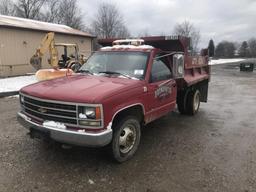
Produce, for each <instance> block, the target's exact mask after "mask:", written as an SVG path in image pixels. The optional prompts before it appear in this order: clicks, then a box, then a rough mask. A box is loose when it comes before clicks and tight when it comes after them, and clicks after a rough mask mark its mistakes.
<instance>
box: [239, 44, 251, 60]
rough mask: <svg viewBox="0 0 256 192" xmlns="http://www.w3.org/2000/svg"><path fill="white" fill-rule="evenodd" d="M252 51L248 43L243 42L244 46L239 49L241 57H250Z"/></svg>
mask: <svg viewBox="0 0 256 192" xmlns="http://www.w3.org/2000/svg"><path fill="white" fill-rule="evenodd" d="M249 55H250V51H249V46H248V43H247V41H243V43H242V45H241V46H240V48H239V56H240V57H249Z"/></svg>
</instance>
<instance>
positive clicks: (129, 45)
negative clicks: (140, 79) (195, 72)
mask: <svg viewBox="0 0 256 192" xmlns="http://www.w3.org/2000/svg"><path fill="white" fill-rule="evenodd" d="M141 40H142V41H143V44H139V45H134V44H133V42H134V41H140V42H141ZM115 42H120V40H118V39H117V38H112V39H111V38H110V39H99V40H98V43H99V44H100V45H101V46H103V48H101V49H100V50H102V51H103V50H104V51H105V50H112V51H114V50H127V51H129V50H138V51H145V50H152V49H154V48H157V49H161V50H162V51H166V52H172V51H177V52H187V50H188V48H189V42H190V39H189V38H187V37H183V36H150V37H141V38H139V39H137V40H136V39H124V40H122V41H121V43H119V44H117V43H115ZM122 42H123V43H122Z"/></svg>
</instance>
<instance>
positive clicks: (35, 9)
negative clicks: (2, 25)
mask: <svg viewBox="0 0 256 192" xmlns="http://www.w3.org/2000/svg"><path fill="white" fill-rule="evenodd" d="M45 2H46V0H17V2H16V3H15V12H16V16H18V17H23V18H29V19H40V11H41V8H42V6H43V5H44V4H45Z"/></svg>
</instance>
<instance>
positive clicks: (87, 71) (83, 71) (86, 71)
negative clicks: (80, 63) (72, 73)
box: [77, 69, 93, 75]
mask: <svg viewBox="0 0 256 192" xmlns="http://www.w3.org/2000/svg"><path fill="white" fill-rule="evenodd" d="M77 72H78V73H89V74H90V75H93V73H92V72H91V71H89V70H84V69H81V70H78V71H77Z"/></svg>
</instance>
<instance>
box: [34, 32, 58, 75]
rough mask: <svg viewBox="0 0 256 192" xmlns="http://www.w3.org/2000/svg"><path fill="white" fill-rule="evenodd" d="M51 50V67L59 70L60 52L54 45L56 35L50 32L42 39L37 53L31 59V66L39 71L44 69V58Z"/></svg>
mask: <svg viewBox="0 0 256 192" xmlns="http://www.w3.org/2000/svg"><path fill="white" fill-rule="evenodd" d="M47 50H49V53H50V65H51V66H52V67H53V68H54V69H57V68H58V51H57V48H56V47H55V44H54V33H53V32H50V33H47V34H46V35H45V37H44V38H43V39H42V41H41V43H40V46H39V48H38V49H37V50H36V53H35V54H34V55H33V56H32V57H31V59H30V64H31V65H32V66H33V67H34V68H35V69H36V70H39V69H40V68H41V67H42V57H43V55H44V54H45V53H46V51H47Z"/></svg>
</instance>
